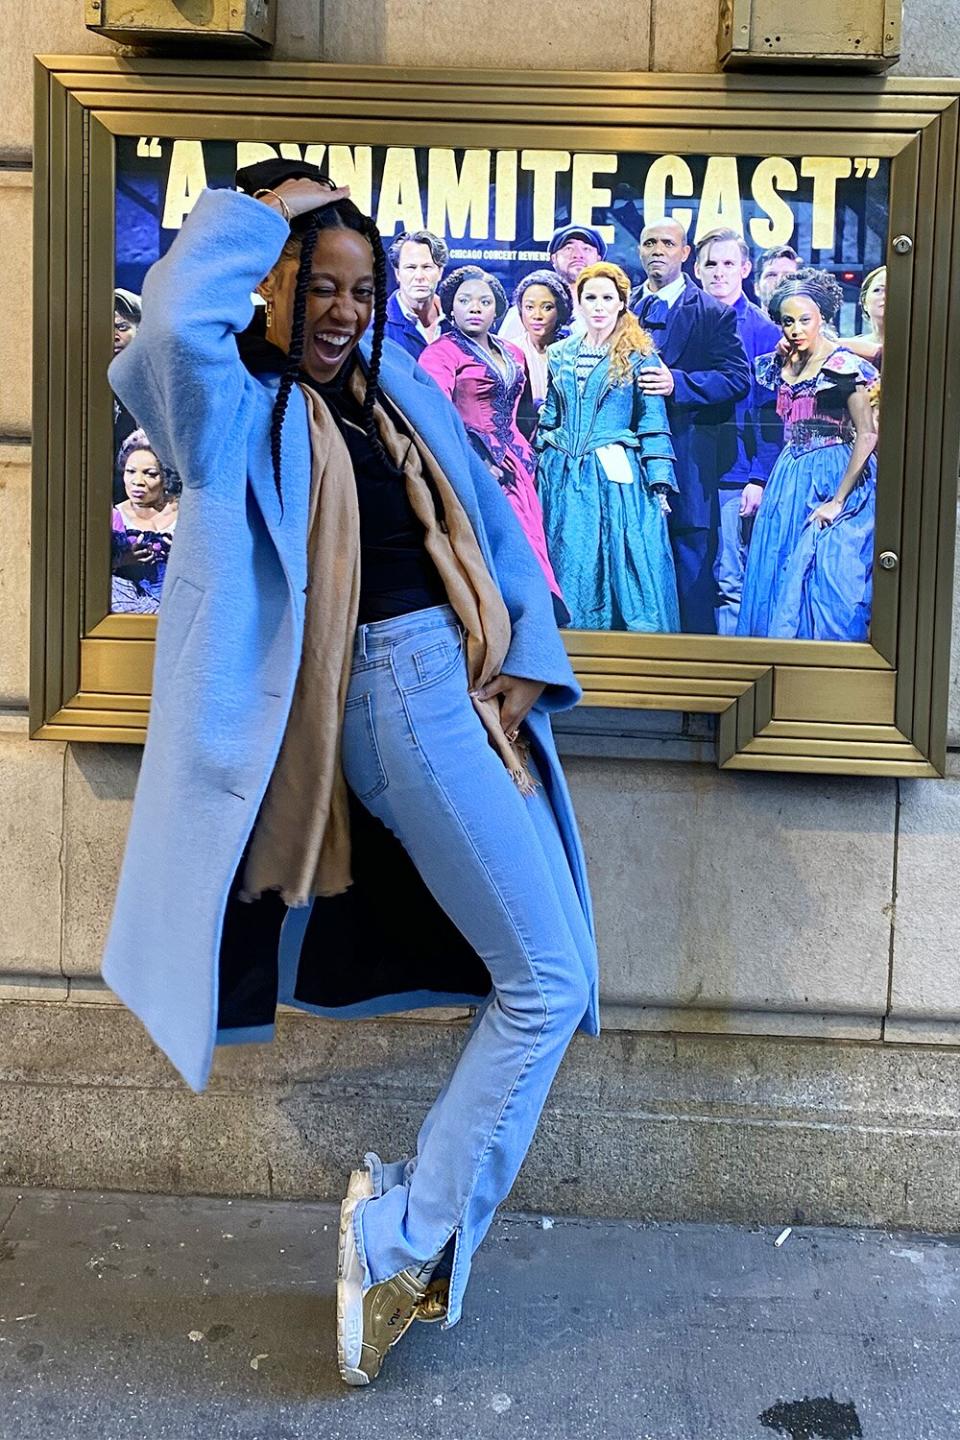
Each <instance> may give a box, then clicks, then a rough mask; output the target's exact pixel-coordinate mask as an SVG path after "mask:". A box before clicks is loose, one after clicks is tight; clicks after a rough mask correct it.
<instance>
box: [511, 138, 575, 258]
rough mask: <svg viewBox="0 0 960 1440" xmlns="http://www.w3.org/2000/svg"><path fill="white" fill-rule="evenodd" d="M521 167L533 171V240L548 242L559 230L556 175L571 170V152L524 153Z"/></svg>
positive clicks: (535, 151) (521, 158) (538, 151)
mask: <svg viewBox="0 0 960 1440" xmlns="http://www.w3.org/2000/svg"><path fill="white" fill-rule="evenodd" d="M520 168H521V170H530V171H532V172H533V238H534V240H549V239H550V236H551V235H552V234H553V232H554V230H555V229H556V213H557V176H558V175H559V174H560V173H561V171H563V170H569V169H570V152H569V151H568V150H521V151H520Z"/></svg>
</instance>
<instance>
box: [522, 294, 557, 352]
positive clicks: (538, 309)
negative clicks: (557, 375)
mask: <svg viewBox="0 0 960 1440" xmlns="http://www.w3.org/2000/svg"><path fill="white" fill-rule="evenodd" d="M520 319H521V320H522V321H523V328H524V329H525V330H526V332H527V334H528V335H529V336H530V337H531V338H532V339H533V341H534V342H535V343H536V344H537V345H541V346H543V345H549V344H550V341H551V340H552V339H553V337H554V335H555V333H556V329H557V321H558V320H559V315H558V312H557V302H556V300H555V299H554V297H553V295H552V294H551V293H550V291H549V290H548V289H547V287H546V285H528V286H527V288H526V290H524V292H523V296H522V298H521V300H520Z"/></svg>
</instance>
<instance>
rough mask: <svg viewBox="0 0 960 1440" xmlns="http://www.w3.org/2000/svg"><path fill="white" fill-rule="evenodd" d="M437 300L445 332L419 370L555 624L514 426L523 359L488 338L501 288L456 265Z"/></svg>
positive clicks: (527, 454) (546, 563)
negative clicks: (529, 560) (496, 488)
mask: <svg viewBox="0 0 960 1440" xmlns="http://www.w3.org/2000/svg"><path fill="white" fill-rule="evenodd" d="M437 296H438V298H439V300H440V304H441V306H442V307H443V313H444V315H446V317H447V319H448V320H449V321H450V323H451V325H452V327H453V328H452V329H451V330H450V331H449V333H448V334H446V335H441V337H440V339H439V340H435V341H434V343H433V344H432V345H428V346H427V348H426V349H425V350H424V352H423V354H422V355H421V356H420V361H419V363H420V364H421V365H422V366H423V368H424V370H426V372H427V374H428V375H430V376H432V377H433V379H434V380H436V382H437V384H438V385H439V386H440V389H441V390H442V391H443V393H444V394H445V395H447V396H449V398H450V399H451V400H452V401H453V403H454V405H455V406H456V408H457V410H458V412H459V414H460V417H461V419H462V420H463V423H464V425H465V426H466V430H467V434H468V435H469V437H470V439H471V441H472V442H473V445H474V448H475V449H476V451H477V454H478V455H479V456H480V458H481V459H482V460H483V462H484V464H485V465H486V466H487V468H488V470H489V471H490V473H491V474H492V475H493V476H494V477H495V478H496V479H497V480H498V481H499V483H500V484H501V485H502V486H503V489H504V491H505V492H506V495H507V499H508V500H509V501H510V504H511V505H512V506H513V509H514V512H515V513H516V516H517V519H518V520H519V521H520V525H521V527H522V529H523V533H524V534H525V535H526V537H527V539H528V540H529V542H530V547H531V549H532V550H533V553H534V554H535V555H536V557H537V560H538V561H539V562H540V568H541V569H542V571H543V573H544V575H545V576H546V579H547V584H548V585H549V586H550V589H551V590H552V592H553V594H554V596H555V597H556V599H557V601H558V606H557V610H558V619H560V620H561V622H562V621H563V620H565V619H566V612H565V610H562V611H561V606H562V596H561V593H560V587H559V586H558V585H557V581H556V576H555V575H554V573H553V566H552V565H551V564H550V557H549V554H548V552H547V544H546V541H545V539H544V536H543V515H542V513H541V510H540V501H539V500H538V499H537V490H536V485H535V484H534V472H535V470H536V462H535V460H534V455H533V451H532V450H531V449H530V446H529V444H528V442H527V441H526V440H525V439H524V437H523V435H521V433H520V430H519V428H518V426H517V407H518V406H519V404H520V396H521V395H522V393H523V387H524V385H525V383H526V370H525V368H524V363H523V355H522V354H521V352H520V351H519V350H518V348H517V347H516V345H514V344H513V343H512V341H510V340H501V339H500V337H499V336H497V335H494V334H492V333H491V331H492V327H493V324H494V322H495V321H497V320H499V319H500V318H501V316H502V315H503V314H504V313H505V312H506V309H507V297H506V295H505V294H504V291H503V286H502V285H501V284H500V281H499V280H498V279H497V278H496V276H495V275H488V274H487V273H486V271H485V270H481V269H479V268H478V267H477V266H476V265H463V266H461V267H460V269H459V270H454V271H453V272H452V274H450V275H448V276H447V277H446V279H445V280H443V281H442V283H441V284H440V286H439V288H438V290H437Z"/></svg>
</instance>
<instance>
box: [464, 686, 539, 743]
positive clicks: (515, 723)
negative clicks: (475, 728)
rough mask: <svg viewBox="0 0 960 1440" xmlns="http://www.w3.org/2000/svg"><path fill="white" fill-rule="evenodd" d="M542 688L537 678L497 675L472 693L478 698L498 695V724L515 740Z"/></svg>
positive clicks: (490, 698) (484, 698)
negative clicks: (526, 678) (528, 678)
mask: <svg viewBox="0 0 960 1440" xmlns="http://www.w3.org/2000/svg"><path fill="white" fill-rule="evenodd" d="M544 688H545V687H544V685H543V683H542V682H541V681H539V680H524V679H523V678H522V677H521V676H519V675H497V676H496V678H495V679H493V680H490V681H488V683H487V684H486V685H484V686H482V687H481V688H480V689H479V690H474V691H473V692H472V694H473V695H474V696H475V697H476V699H478V700H493V699H495V698H496V697H497V696H499V697H500V724H501V725H502V726H503V729H504V733H505V734H506V736H507V739H508V740H515V739H516V738H517V732H518V731H519V729H520V726H521V725H522V723H523V721H524V720H525V719H526V718H527V715H528V714H529V712H530V711H531V710H532V709H533V707H534V705H536V703H537V701H538V700H539V699H540V696H541V695H542V694H543V692H544Z"/></svg>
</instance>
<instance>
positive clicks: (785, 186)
mask: <svg viewBox="0 0 960 1440" xmlns="http://www.w3.org/2000/svg"><path fill="white" fill-rule="evenodd" d="M797 183H798V181H797V167H796V165H794V163H793V161H792V160H787V159H785V158H784V157H783V156H782V155H769V156H768V157H767V159H766V160H761V161H760V164H759V165H758V166H757V168H756V170H754V172H753V178H752V179H751V181H750V193H751V194H752V195H753V198H754V200H755V201H756V202H757V204H758V205H759V206H760V209H761V210H764V211H766V214H767V217H768V218H767V219H766V220H763V219H760V217H759V216H758V217H757V218H756V219H755V220H751V221H750V225H749V227H748V228H749V230H750V239H751V240H752V241H753V243H754V245H759V246H760V248H761V250H770V249H772V247H773V246H774V245H787V244H789V242H790V241H791V240H792V238H793V231H794V225H795V223H796V222H795V221H794V218H793V210H792V208H791V207H790V205H788V204H787V202H786V200H784V198H783V196H782V195H781V194H780V191H781V190H796V188H797Z"/></svg>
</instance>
